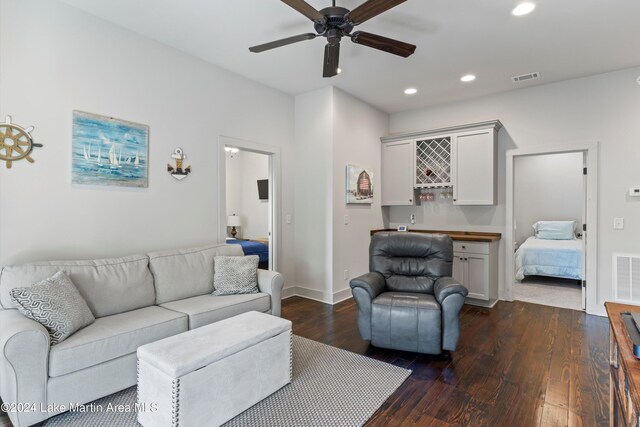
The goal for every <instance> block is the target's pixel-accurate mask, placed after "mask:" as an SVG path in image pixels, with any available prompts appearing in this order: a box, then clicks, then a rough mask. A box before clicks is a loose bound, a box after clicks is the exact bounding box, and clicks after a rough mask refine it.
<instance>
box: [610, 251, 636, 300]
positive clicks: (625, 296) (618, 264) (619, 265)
mask: <svg viewBox="0 0 640 427" xmlns="http://www.w3.org/2000/svg"><path fill="white" fill-rule="evenodd" d="M613 280H614V286H615V293H616V295H615V298H616V300H617V301H624V302H633V303H638V302H640V255H627V254H614V255H613Z"/></svg>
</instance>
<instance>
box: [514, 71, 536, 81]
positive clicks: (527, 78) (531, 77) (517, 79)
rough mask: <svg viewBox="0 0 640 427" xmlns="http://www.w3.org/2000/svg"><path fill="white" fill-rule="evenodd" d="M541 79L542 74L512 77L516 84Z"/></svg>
mask: <svg viewBox="0 0 640 427" xmlns="http://www.w3.org/2000/svg"><path fill="white" fill-rule="evenodd" d="M539 78H540V73H529V74H522V75H521V76H515V77H511V79H512V80H513V82H514V83H520V82H526V81H527V80H536V79H539Z"/></svg>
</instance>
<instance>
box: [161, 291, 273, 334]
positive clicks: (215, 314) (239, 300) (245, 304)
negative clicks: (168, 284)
mask: <svg viewBox="0 0 640 427" xmlns="http://www.w3.org/2000/svg"><path fill="white" fill-rule="evenodd" d="M161 307H164V308H168V309H169V310H174V311H177V312H180V313H184V314H186V315H188V316H189V329H195V328H199V327H200V326H204V325H208V324H209V323H213V322H217V321H219V320H223V319H226V318H228V317H233V316H235V315H238V314H241V313H245V312H247V311H260V312H263V313H265V312H269V311H270V310H271V297H270V296H269V294H265V293H257V294H243V295H224V296H215V295H201V296H198V297H192V298H187V299H183V300H178V301H172V302H168V303H165V304H162V306H161Z"/></svg>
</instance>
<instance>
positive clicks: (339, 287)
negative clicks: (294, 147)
mask: <svg viewBox="0 0 640 427" xmlns="http://www.w3.org/2000/svg"><path fill="white" fill-rule="evenodd" d="M333 100H334V117H333V122H334V123H333V301H334V302H336V301H338V300H341V299H344V298H346V297H349V296H351V288H350V287H349V279H352V278H354V277H357V276H359V275H361V274H364V273H366V272H368V271H369V242H370V240H371V237H370V231H371V229H376V228H382V226H383V219H382V210H381V208H380V149H381V147H380V136H382V135H386V134H387V133H388V132H389V115H388V114H387V113H384V112H382V111H380V110H378V109H376V108H374V107H372V106H370V105H369V104H366V103H364V102H362V101H360V100H359V99H356V98H354V97H353V96H351V95H349V94H347V93H345V92H343V91H341V90H339V89H334V95H333ZM347 164H355V165H359V166H369V167H372V168H373V191H374V197H373V204H371V205H365V204H363V205H356V204H349V205H348V204H346V202H345V193H346V170H345V169H346V166H347ZM344 215H349V224H348V225H345V224H344ZM344 270H348V275H347V279H346V280H345V279H344Z"/></svg>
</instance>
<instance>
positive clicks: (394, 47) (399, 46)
mask: <svg viewBox="0 0 640 427" xmlns="http://www.w3.org/2000/svg"><path fill="white" fill-rule="evenodd" d="M351 40H352V41H353V42H354V43H357V44H361V45H363V46H369V47H372V48H374V49H378V50H382V51H385V52H387V53H392V54H394V55H398V56H402V57H404V58H406V57H408V56H411V55H412V54H413V52H415V51H416V47H415V46H414V45H412V44H409V43H405V42H401V41H399V40H394V39H390V38H387V37H382V36H379V35H377V34H371V33H367V32H365V31H356V32H355V33H353V34H352V35H351Z"/></svg>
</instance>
